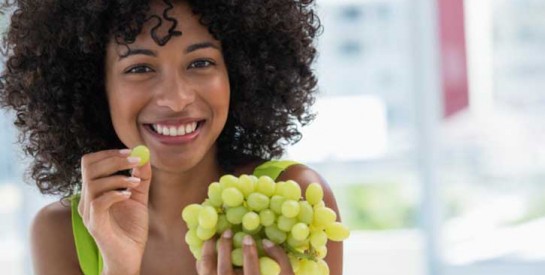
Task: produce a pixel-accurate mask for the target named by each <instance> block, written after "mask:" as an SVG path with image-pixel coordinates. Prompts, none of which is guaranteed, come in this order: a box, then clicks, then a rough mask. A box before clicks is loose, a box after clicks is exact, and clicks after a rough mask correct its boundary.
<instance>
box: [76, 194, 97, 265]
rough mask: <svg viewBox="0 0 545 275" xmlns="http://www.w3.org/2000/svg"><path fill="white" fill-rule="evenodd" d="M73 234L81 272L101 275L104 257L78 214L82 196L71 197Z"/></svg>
mask: <svg viewBox="0 0 545 275" xmlns="http://www.w3.org/2000/svg"><path fill="white" fill-rule="evenodd" d="M70 200H71V206H72V232H73V233H74V242H75V244H76V251H77V254H78V260H79V265H80V268H81V271H83V274H85V275H99V274H100V273H101V272H102V256H101V255H100V253H99V251H98V248H97V245H96V243H95V240H94V239H93V237H92V236H91V235H90V234H89V231H87V228H86V227H85V225H84V224H83V220H82V219H81V216H80V215H79V213H78V204H79V200H80V194H75V195H73V196H72V197H71V199H70Z"/></svg>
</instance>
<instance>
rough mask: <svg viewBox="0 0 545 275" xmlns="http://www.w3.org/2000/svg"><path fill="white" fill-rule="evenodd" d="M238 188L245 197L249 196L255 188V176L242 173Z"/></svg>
mask: <svg viewBox="0 0 545 275" xmlns="http://www.w3.org/2000/svg"><path fill="white" fill-rule="evenodd" d="M237 187H238V189H239V190H240V191H241V192H242V194H243V195H244V197H245V198H247V197H248V196H249V195H250V194H251V193H252V192H254V189H255V182H254V178H252V177H250V176H248V175H241V176H240V177H239V178H238V184H237Z"/></svg>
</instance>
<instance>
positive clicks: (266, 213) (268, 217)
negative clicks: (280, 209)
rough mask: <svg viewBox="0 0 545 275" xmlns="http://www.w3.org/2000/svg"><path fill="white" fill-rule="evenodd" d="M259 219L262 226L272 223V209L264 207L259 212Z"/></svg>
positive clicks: (273, 215)
mask: <svg viewBox="0 0 545 275" xmlns="http://www.w3.org/2000/svg"><path fill="white" fill-rule="evenodd" d="M259 219H260V220H261V224H262V225H263V226H269V225H271V224H273V223H274V221H275V219H276V215H275V214H274V212H273V211H272V210H270V209H264V210H261V212H259Z"/></svg>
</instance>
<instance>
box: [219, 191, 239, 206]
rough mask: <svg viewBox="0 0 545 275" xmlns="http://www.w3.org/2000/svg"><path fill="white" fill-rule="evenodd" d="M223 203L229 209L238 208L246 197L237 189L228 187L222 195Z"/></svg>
mask: <svg viewBox="0 0 545 275" xmlns="http://www.w3.org/2000/svg"><path fill="white" fill-rule="evenodd" d="M221 198H222V200H223V203H224V204H225V205H227V206H229V207H236V206H239V205H241V204H242V202H243V201H244V195H243V194H242V192H240V190H238V189H237V188H235V187H227V188H226V189H224V190H223V192H222V193H221Z"/></svg>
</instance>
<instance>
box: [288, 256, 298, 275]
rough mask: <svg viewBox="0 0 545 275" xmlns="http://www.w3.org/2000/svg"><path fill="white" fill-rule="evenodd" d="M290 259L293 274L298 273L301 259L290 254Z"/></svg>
mask: <svg viewBox="0 0 545 275" xmlns="http://www.w3.org/2000/svg"><path fill="white" fill-rule="evenodd" d="M288 258H289V259H290V265H291V269H292V270H293V272H297V270H298V269H299V258H297V256H295V255H293V254H292V253H288Z"/></svg>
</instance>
